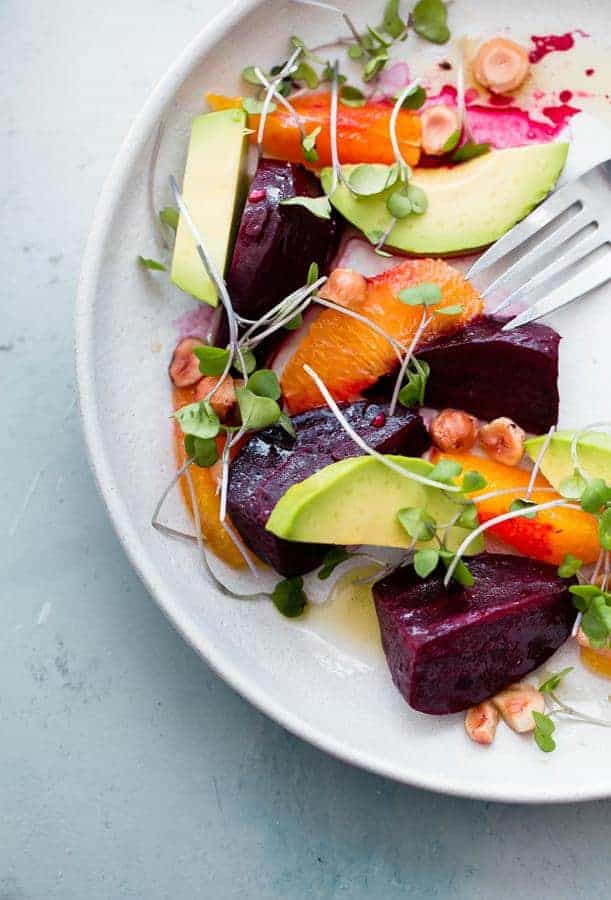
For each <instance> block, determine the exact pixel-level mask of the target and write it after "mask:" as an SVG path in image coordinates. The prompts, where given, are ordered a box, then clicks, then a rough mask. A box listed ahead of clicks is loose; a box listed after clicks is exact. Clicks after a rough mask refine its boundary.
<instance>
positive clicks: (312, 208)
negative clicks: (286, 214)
mask: <svg viewBox="0 0 611 900" xmlns="http://www.w3.org/2000/svg"><path fill="white" fill-rule="evenodd" d="M280 206H302V207H303V208H304V209H307V211H308V212H309V213H311V214H312V215H313V216H316V218H317V219H330V218H331V204H330V203H329V198H328V197H289V198H288V199H287V200H281V201H280Z"/></svg>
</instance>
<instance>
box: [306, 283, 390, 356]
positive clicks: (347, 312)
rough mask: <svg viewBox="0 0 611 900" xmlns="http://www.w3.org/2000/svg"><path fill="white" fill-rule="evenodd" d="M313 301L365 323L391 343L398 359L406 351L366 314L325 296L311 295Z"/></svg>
mask: <svg viewBox="0 0 611 900" xmlns="http://www.w3.org/2000/svg"><path fill="white" fill-rule="evenodd" d="M312 300H313V302H314V303H317V304H319V305H320V306H325V307H327V309H334V310H335V311H336V312H339V313H343V314H344V315H346V316H349V317H350V318H351V319H356V320H357V322H362V323H363V325H367V327H368V328H371V330H372V331H375V332H376V334H379V335H380V337H383V338H386V340H387V341H388V343H389V344H390V345H391V347H392V348H393V350H394V351H395V353H396V354H397V357H398V359H399V361H401V360H402V359H403V354H404V353H406V352H407V347H405V346H404V345H403V344H401V343H399V341H397V340H395V338H394V337H392V336H391V335H390V334H388V332H386V331H384V329H383V328H381V327H380V326H379V325H378V324H377V322H373V321H372V320H371V319H368V318H367V316H363V315H361V313H357V312H355V311H354V310H353V309H350V308H349V307H348V306H342V305H341V304H340V303H333V302H332V301H331V300H327V299H326V298H325V297H313V298H312Z"/></svg>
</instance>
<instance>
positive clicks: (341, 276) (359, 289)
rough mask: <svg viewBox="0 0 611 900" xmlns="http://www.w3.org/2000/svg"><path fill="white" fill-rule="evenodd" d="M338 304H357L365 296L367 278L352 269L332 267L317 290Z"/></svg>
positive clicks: (322, 295) (361, 301) (363, 299)
mask: <svg viewBox="0 0 611 900" xmlns="http://www.w3.org/2000/svg"><path fill="white" fill-rule="evenodd" d="M318 294H319V296H320V297H322V298H323V299H324V300H331V301H332V302H333V303H337V304H339V305H340V306H358V305H359V304H361V303H364V302H365V298H366V296H367V279H366V278H365V277H364V276H363V275H361V274H360V272H355V271H354V269H333V271H332V272H331V274H330V275H329V277H328V278H327V280H326V281H325V283H324V284H323V286H322V287H321V289H320V290H319V292H318Z"/></svg>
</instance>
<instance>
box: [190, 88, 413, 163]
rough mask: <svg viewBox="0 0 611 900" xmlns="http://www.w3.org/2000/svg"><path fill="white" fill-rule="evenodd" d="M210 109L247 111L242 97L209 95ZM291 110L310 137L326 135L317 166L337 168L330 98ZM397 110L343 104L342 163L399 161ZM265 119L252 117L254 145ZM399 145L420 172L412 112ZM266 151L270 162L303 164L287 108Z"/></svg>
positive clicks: (277, 114) (305, 98)
mask: <svg viewBox="0 0 611 900" xmlns="http://www.w3.org/2000/svg"><path fill="white" fill-rule="evenodd" d="M207 100H208V103H209V104H210V106H211V107H212V108H213V109H215V110H217V109H228V108H234V107H237V106H240V105H241V98H240V97H222V96H220V95H218V94H208V95H207ZM291 105H292V106H293V108H294V110H295V112H296V113H297V115H298V116H299V118H300V119H301V121H302V122H303V127H304V129H305V132H306V134H311V133H312V131H314V129H315V128H319V127H320V128H321V129H322V131H321V132H320V134H319V135H318V138H317V140H316V151H317V153H318V161H317V163H316V166H317V167H319V166H329V165H331V144H330V133H329V120H330V112H331V100H330V94H329V93H328V92H326V91H316V92H314V93H309V94H301V95H298V96H296V97H293V98H291ZM391 113H392V106H391V105H390V104H389V103H385V102H383V101H371V100H370V101H368V102H367V103H366V104H365V106H360V107H357V108H353V107H349V106H344V105H343V104H341V103H340V104H339V107H338V116H337V142H338V152H339V157H340V160H341V161H342V163H346V164H351V163H385V164H386V165H390V164H392V163H393V162H394V161H395V156H394V153H393V149H392V145H391V143H390V132H389V128H390V116H391ZM259 118H260V117H259V116H255V115H251V116H249V117H248V127H249V128H252V129H253V130H254V132H255V133H254V134H252V135H251V137H250V139H251V141H253V142H254V141H255V140H256V130H257V128H258V126H259ZM397 140H398V142H399V149H400V150H401V153H402V154H403V157H404V159H405V161H406V162H407V163H409V165H411V166H415V165H416V164H417V162H418V160H419V159H420V118H419V116H417V115H416V114H415V113H413V112H410V111H409V110H401V112H400V113H399V116H398V118H397ZM263 150H264V152H265V153H266V154H267V155H268V156H275V157H276V158H277V159H286V160H288V161H289V162H299V163H303V161H304V158H303V150H302V148H301V135H300V133H299V129H298V128H297V125H296V124H295V120H294V119H293V117H292V116H291V115H290V113H289V112H288V111H287V110H286V109H284V107H281V106H279V107H277V108H276V109H275V111H274V112H272V113H270V114H269V115H268V117H267V120H266V123H265V134H264V137H263Z"/></svg>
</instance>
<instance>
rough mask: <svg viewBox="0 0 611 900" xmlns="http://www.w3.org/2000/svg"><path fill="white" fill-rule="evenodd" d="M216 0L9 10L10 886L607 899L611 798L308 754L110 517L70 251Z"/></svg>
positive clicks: (1, 613)
mask: <svg viewBox="0 0 611 900" xmlns="http://www.w3.org/2000/svg"><path fill="white" fill-rule="evenodd" d="M222 5H223V4H222V3H221V2H220V0H215V2H213V3H211V2H199V3H194V2H185V0H175V2H172V3H166V2H161V0H106V2H105V3H93V2H90V0H56V2H54V3H48V2H46V0H3V3H2V5H1V7H0V16H1V21H0V26H1V27H0V36H1V37H0V40H1V42H2V47H1V52H0V60H1V62H0V67H1V73H2V98H3V100H2V105H3V116H2V119H1V124H0V129H1V132H2V160H3V166H2V182H3V184H2V190H1V193H0V197H1V204H2V223H3V228H2V242H1V244H0V253H1V254H2V265H1V269H0V271H2V273H3V278H4V286H3V290H2V317H1V319H0V385H1V394H0V397H1V401H0V409H1V413H2V428H1V429H0V451H1V457H2V468H1V469H0V472H1V474H0V485H1V494H0V533H1V534H2V545H1V546H2V549H1V551H0V557H1V562H0V588H1V592H2V602H1V607H0V900H85V898H87V900H115V898H146V900H161V898H171V900H190V898H193V897H206V898H221V900H232V898H260V900H267V898H283V900H293V898H295V900H297V898H304V897H316V898H325V900H326V898H343V897H346V898H356V900H359V898H365V897H367V898H369V897H375V898H377V897H382V898H388V900H393V898H405V897H415V898H427V897H440V898H448V897H456V898H482V900H484V898H491V897H492V898H497V897H498V898H502V897H507V896H510V895H516V896H521V897H524V898H530V897H538V898H542V897H545V898H547V897H549V898H552V897H554V898H575V897H584V898H585V897H587V898H598V897H603V896H608V895H609V884H610V883H611V856H610V854H609V822H610V820H611V804H609V803H604V802H601V803H594V804H589V805H584V806H572V807H548V808H538V809H537V808H526V807H511V806H499V805H494V804H482V803H476V802H468V801H462V800H456V799H448V798H444V797H440V796H435V795H431V794H426V793H424V792H422V791H418V790H410V789H408V788H405V787H401V786H399V785H396V784H393V783H391V782H388V781H384V780H383V779H381V778H378V777H375V776H372V775H368V774H366V773H363V772H360V771H357V770H355V769H352V768H350V767H348V766H345V765H343V764H341V763H338V762H336V761H335V760H333V759H331V758H329V757H327V756H325V755H323V754H322V753H320V752H318V751H317V750H315V749H313V748H311V747H309V746H307V745H305V744H303V743H301V742H300V741H299V740H297V739H295V738H293V737H292V736H290V735H288V734H286V733H285V732H284V731H283V730H281V729H280V728H278V727H277V726H276V725H274V724H273V723H271V722H269V721H268V720H267V719H266V718H265V717H264V716H262V715H260V714H259V713H258V712H256V711H255V710H254V709H252V708H250V707H249V706H248V705H247V704H246V703H245V702H244V701H243V700H242V699H241V698H239V697H238V696H236V695H235V694H234V693H233V692H232V691H231V690H230V689H229V688H227V687H226V686H225V685H224V684H223V683H222V682H220V681H219V680H218V679H217V678H216V676H215V675H213V674H212V673H211V672H210V671H209V670H208V669H207V668H206V666H205V665H204V664H203V663H202V662H201V661H200V660H199V659H198V658H197V657H196V656H195V655H194V653H193V652H192V651H191V650H190V649H188V648H187V647H186V646H185V645H184V644H183V642H182V641H181V640H180V638H179V637H178V636H177V635H176V634H175V633H174V631H173V630H172V628H171V627H170V626H169V624H168V623H167V622H166V621H165V619H164V618H163V617H162V615H161V613H160V612H159V611H158V610H157V608H156V607H155V605H154V603H153V602H152V601H151V600H150V598H149V597H148V596H147V594H146V592H145V591H144V589H143V588H142V586H141V585H140V583H139V581H138V580H137V578H136V577H135V575H134V574H133V573H132V571H131V569H130V567H129V565H128V564H127V562H126V559H125V557H124V555H123V552H122V550H121V548H120V547H119V546H118V544H117V541H116V539H115V537H114V534H113V532H112V530H111V528H110V525H109V523H108V522H107V520H106V518H105V515H104V512H103V509H102V506H101V503H100V501H99V499H98V497H97V495H96V492H95V489H94V487H93V483H92V479H91V476H90V474H89V471H88V469H87V465H86V462H85V458H84V448H83V443H82V440H81V436H80V431H79V424H78V420H77V413H76V407H75V404H74V393H73V369H72V322H71V318H72V308H73V303H74V294H75V289H76V279H77V272H78V266H79V260H80V256H81V253H82V249H83V246H84V241H85V236H86V233H87V229H88V224H89V222H90V219H91V216H92V213H93V208H94V204H95V201H96V198H97V196H98V193H99V191H100V187H101V184H102V181H103V178H104V176H105V175H106V172H107V171H108V169H109V166H110V163H111V161H112V158H113V156H114V154H115V152H116V150H117V148H118V145H119V142H120V140H121V139H122V137H123V135H124V133H125V131H126V129H127V127H128V125H129V123H130V121H131V120H132V118H133V116H134V115H135V113H136V112H137V111H138V109H139V107H140V106H141V104H142V102H143V101H144V99H145V98H146V95H147V93H148V91H149V90H150V88H151V87H152V85H153V83H154V81H155V80H156V78H157V77H159V76H160V75H161V74H162V73H163V71H164V70H165V68H166V66H167V65H168V64H169V62H170V61H171V60H172V58H173V57H174V56H175V55H176V53H177V52H178V51H179V50H180V49H181V47H182V46H183V45H184V43H186V41H187V40H188V39H189V38H190V37H191V35H192V34H193V32H194V30H195V29H197V28H199V27H200V26H201V25H202V24H203V23H204V22H205V20H206V18H207V17H208V16H209V15H210V13H211V12H213V11H214V10H216V9H217V8H220V7H221V6H222ZM250 61H251V60H250V59H248V60H247V59H245V63H246V62H250ZM465 765H476V758H475V757H474V758H473V759H465Z"/></svg>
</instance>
